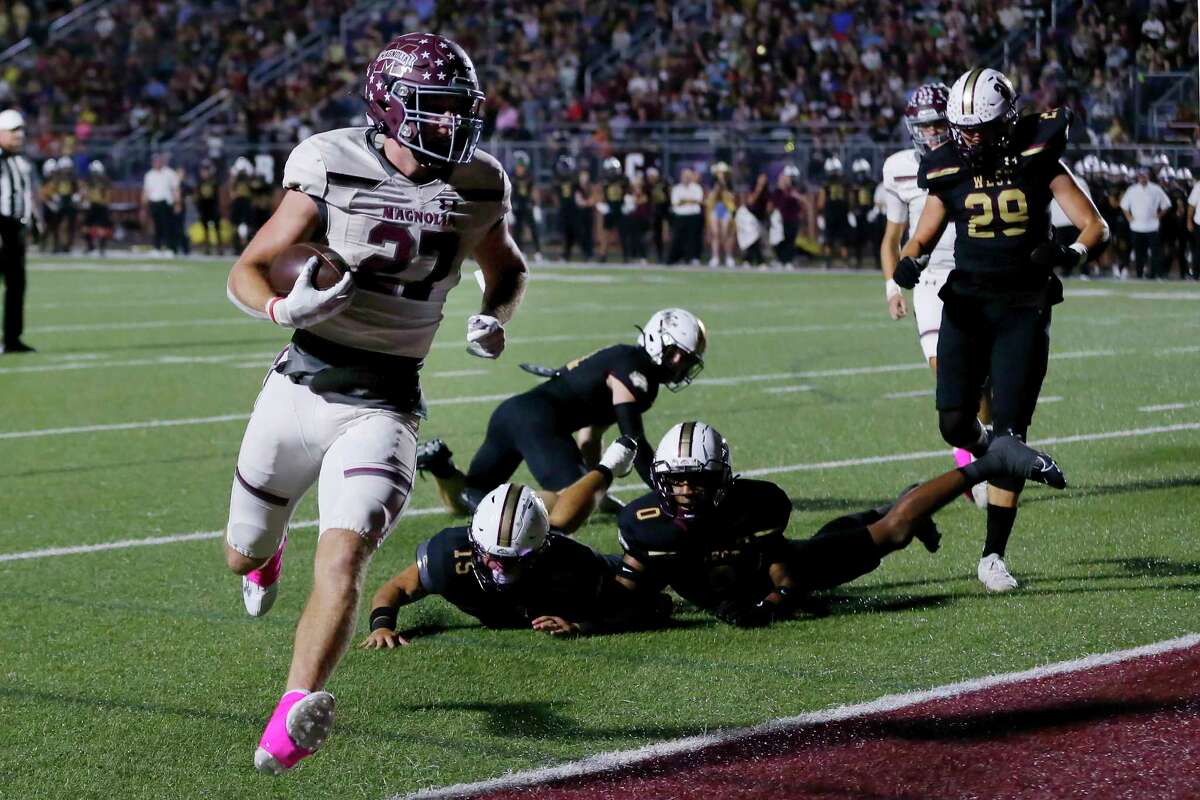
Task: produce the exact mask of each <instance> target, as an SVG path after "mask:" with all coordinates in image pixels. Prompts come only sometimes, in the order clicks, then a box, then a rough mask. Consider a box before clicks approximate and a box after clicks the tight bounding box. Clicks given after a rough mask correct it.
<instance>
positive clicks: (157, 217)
mask: <svg viewBox="0 0 1200 800" xmlns="http://www.w3.org/2000/svg"><path fill="white" fill-rule="evenodd" d="M150 163H151V167H152V168H151V169H150V171H149V172H147V173H146V177H145V179H144V180H143V181H142V203H143V204H144V212H143V215H142V219H143V220H144V219H145V217H146V213H145V212H149V216H150V218H151V220H152V221H153V222H154V249H155V251H157V252H163V251H171V252H176V251H178V250H179V246H180V243H179V242H178V241H177V240H176V239H177V237H176V236H175V224H174V223H175V220H174V213H175V206H176V204H177V203H178V202H179V200H180V195H179V175H178V174H176V172H175V170H173V169H171V168H170V167H168V166H167V157H166V156H165V155H163V154H162V153H156V154H155V155H154V156H153V157H152V159H151V162H150Z"/></svg>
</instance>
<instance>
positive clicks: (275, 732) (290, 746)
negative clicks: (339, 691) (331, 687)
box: [254, 689, 334, 775]
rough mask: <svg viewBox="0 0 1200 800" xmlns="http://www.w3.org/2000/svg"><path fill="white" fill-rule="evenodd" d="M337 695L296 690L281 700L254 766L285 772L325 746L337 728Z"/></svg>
mask: <svg viewBox="0 0 1200 800" xmlns="http://www.w3.org/2000/svg"><path fill="white" fill-rule="evenodd" d="M333 704H334V701H333V695H331V694H330V693H329V692H311V693H310V692H308V691H306V690H304V689H293V690H292V691H290V692H288V693H287V694H285V695H284V696H283V697H281V698H280V699H279V705H277V706H275V713H274V714H272V715H271V720H270V722H268V723H267V728H266V730H264V731H263V735H262V738H261V739H259V740H258V749H257V750H255V751H254V768H255V769H257V770H258V771H259V772H261V773H262V774H264V775H282V774H283V773H285V772H287V771H288V770H289V769H291V768H292V767H294V766H296V765H297V764H299V763H300V760H301V759H304V758H307V757H308V756H311V755H312V754H313V753H315V752H317V751H318V750H320V749H321V746H322V745H323V744H325V740H326V739H328V738H329V732H330V731H331V730H332V729H333V717H334V714H333Z"/></svg>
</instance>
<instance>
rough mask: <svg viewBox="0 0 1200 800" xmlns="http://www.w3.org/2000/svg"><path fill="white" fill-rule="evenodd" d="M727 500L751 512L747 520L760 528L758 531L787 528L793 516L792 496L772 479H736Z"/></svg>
mask: <svg viewBox="0 0 1200 800" xmlns="http://www.w3.org/2000/svg"><path fill="white" fill-rule="evenodd" d="M725 502H733V503H736V504H738V506H740V507H741V508H743V509H745V510H746V511H747V512H748V514H749V518H748V520H747V521H748V522H749V523H750V524H751V525H752V527H755V528H757V529H758V530H757V531H755V532H756V533H757V532H763V531H768V530H780V529H783V528H786V527H787V524H788V520H789V519H791V516H792V498H790V497H788V494H787V492H785V491H784V490H783V489H782V488H780V486H779V485H778V484H775V483H771V482H770V481H756V480H737V481H734V483H733V486H732V487H731V488H730V492H729V496H728V497H726V498H725Z"/></svg>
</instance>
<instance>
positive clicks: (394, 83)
mask: <svg viewBox="0 0 1200 800" xmlns="http://www.w3.org/2000/svg"><path fill="white" fill-rule="evenodd" d="M363 100H365V101H366V104H367V116H368V117H369V118H370V119H371V121H372V122H374V123H375V127H376V128H378V129H379V131H380V132H381V133H383V134H385V135H386V136H388V137H390V138H392V139H394V140H395V141H396V142H397V143H399V144H402V145H404V146H405V147H407V148H409V149H410V150H412V151H413V152H414V153H415V154H416V158H417V160H418V161H419V162H421V163H422V164H424V165H427V166H433V165H437V164H446V163H449V164H466V163H467V162H469V161H470V160H471V159H472V158H474V156H475V148H476V147H477V146H478V145H479V135H480V133H481V132H482V131H483V117H482V110H483V101H484V94H483V92H482V91H480V89H479V79H478V78H477V77H476V75H475V65H474V64H472V63H471V58H470V56H468V55H467V53H466V51H465V50H463V49H462V48H461V47H459V46H458V45H457V44H455V43H454V42H452V41H450V40H449V39H447V38H446V37H445V36H438V35H437V34H434V33H406V34H404V35H403V36H397V37H396V38H394V39H392V40H391V41H390V42H388V43H387V45H386V46H385V47H384V48H383V50H382V51H380V53H379V55H377V56H376V57H375V60H373V61H372V62H371V63H370V64H369V65H368V66H367V79H366V84H365V85H364V87H363Z"/></svg>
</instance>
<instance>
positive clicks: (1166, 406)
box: [1138, 400, 1200, 411]
mask: <svg viewBox="0 0 1200 800" xmlns="http://www.w3.org/2000/svg"><path fill="white" fill-rule="evenodd" d="M1198 405H1200V401H1195V400H1193V401H1192V402H1190V403H1163V404H1162V405H1157V406H1138V411H1178V410H1179V409H1181V408H1191V407H1192V406H1198Z"/></svg>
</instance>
